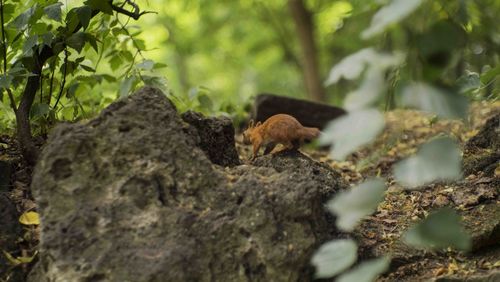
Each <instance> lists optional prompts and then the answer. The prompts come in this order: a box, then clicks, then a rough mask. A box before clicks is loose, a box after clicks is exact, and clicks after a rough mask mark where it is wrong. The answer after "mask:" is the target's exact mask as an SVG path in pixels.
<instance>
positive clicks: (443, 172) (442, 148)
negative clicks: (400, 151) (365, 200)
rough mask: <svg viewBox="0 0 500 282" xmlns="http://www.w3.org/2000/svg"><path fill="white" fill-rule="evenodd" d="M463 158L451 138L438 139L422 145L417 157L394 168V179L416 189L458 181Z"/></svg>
mask: <svg viewBox="0 0 500 282" xmlns="http://www.w3.org/2000/svg"><path fill="white" fill-rule="evenodd" d="M461 163H462V157H461V155H460V149H459V148H458V146H457V144H456V143H455V142H454V141H453V140H451V139H450V138H445V137H441V138H436V139H434V140H432V141H430V142H429V143H426V144H424V145H422V147H421V148H420V150H419V152H418V153H417V155H416V156H414V157H410V158H408V159H405V160H403V161H401V162H399V163H397V164H396V166H395V167H394V177H395V178H396V180H397V181H398V182H401V184H403V185H404V186H407V187H410V188H415V187H418V186H421V185H424V184H428V183H431V182H433V181H436V180H457V179H459V178H460V177H461V176H462V173H461Z"/></svg>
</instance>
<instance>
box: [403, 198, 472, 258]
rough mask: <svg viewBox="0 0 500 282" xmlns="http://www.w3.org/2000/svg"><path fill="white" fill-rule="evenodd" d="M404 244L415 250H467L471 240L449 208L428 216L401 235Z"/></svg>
mask: <svg viewBox="0 0 500 282" xmlns="http://www.w3.org/2000/svg"><path fill="white" fill-rule="evenodd" d="M403 240H404V242H405V243H406V244H408V245H410V246H413V247H415V248H423V249H444V248H447V247H454V248H457V249H460V250H464V251H466V250H469V249H470V247H471V238H470V235H468V234H467V233H466V232H465V230H464V228H463V227H462V225H461V219H460V216H459V215H458V214H457V213H456V212H455V211H454V210H453V209H451V208H444V209H441V210H439V211H438V212H435V213H432V214H430V215H429V216H428V217H427V218H426V219H424V220H423V221H421V222H420V223H419V224H417V225H416V226H413V227H412V228H410V229H409V230H408V231H407V232H406V233H405V234H403Z"/></svg>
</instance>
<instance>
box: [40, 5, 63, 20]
mask: <svg viewBox="0 0 500 282" xmlns="http://www.w3.org/2000/svg"><path fill="white" fill-rule="evenodd" d="M62 5H63V3H61V2H57V3H54V4H52V5H49V6H46V7H45V8H43V11H44V12H45V14H46V15H47V16H48V17H49V19H53V20H55V21H58V22H60V21H61V20H62V17H61V6H62Z"/></svg>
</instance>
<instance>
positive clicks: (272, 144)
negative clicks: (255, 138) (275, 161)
mask: <svg viewBox="0 0 500 282" xmlns="http://www.w3.org/2000/svg"><path fill="white" fill-rule="evenodd" d="M277 144H278V143H276V142H270V143H268V144H267V145H266V148H265V149H264V155H267V154H269V153H271V152H272V151H273V149H274V148H275V147H276V145H277Z"/></svg>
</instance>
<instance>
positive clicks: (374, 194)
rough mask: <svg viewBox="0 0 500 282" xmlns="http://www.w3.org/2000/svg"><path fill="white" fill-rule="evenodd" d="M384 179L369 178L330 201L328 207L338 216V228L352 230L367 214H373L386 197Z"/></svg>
mask: <svg viewBox="0 0 500 282" xmlns="http://www.w3.org/2000/svg"><path fill="white" fill-rule="evenodd" d="M384 192H385V184H384V181H382V180H381V179H377V178H372V179H369V180H367V181H365V182H363V183H361V184H359V185H357V186H355V187H353V188H352V189H350V190H348V191H343V192H340V193H338V194H337V195H336V196H335V197H334V198H333V199H331V200H330V201H328V203H327V208H328V209H329V210H330V211H331V212H332V213H333V214H335V215H336V216H337V221H336V225H337V228H339V229H340V230H343V231H352V230H353V229H354V227H356V225H357V224H358V222H359V221H360V220H361V219H362V218H363V217H365V216H367V215H370V214H372V213H373V212H374V211H375V210H376V209H377V206H378V204H379V203H380V202H381V201H382V200H383V199H384Z"/></svg>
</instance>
